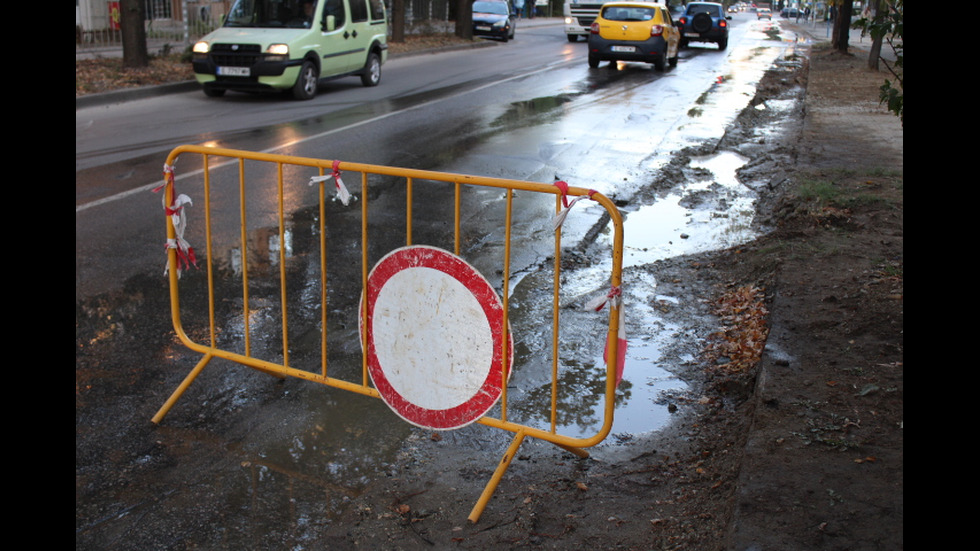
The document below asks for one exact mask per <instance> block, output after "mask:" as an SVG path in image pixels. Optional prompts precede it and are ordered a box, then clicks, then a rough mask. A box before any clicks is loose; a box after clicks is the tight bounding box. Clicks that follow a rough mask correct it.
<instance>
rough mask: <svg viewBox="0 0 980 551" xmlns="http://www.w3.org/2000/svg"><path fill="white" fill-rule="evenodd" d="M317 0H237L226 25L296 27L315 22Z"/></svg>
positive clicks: (229, 13)
mask: <svg viewBox="0 0 980 551" xmlns="http://www.w3.org/2000/svg"><path fill="white" fill-rule="evenodd" d="M315 9H316V0H236V1H235V3H234V5H232V7H231V9H230V10H228V16H227V17H226V18H225V25H224V26H226V27H296V28H309V27H310V26H311V25H312V23H313V12H314V10H315Z"/></svg>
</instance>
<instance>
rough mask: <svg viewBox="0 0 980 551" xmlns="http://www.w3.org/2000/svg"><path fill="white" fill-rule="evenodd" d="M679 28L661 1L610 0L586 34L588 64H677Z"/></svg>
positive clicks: (596, 65)
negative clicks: (658, 2) (627, 0)
mask: <svg viewBox="0 0 980 551" xmlns="http://www.w3.org/2000/svg"><path fill="white" fill-rule="evenodd" d="M679 42H680V31H679V30H678V29H677V27H675V26H674V21H673V20H672V19H671V18H670V12H669V11H667V8H666V7H665V6H663V5H661V4H652V3H648V2H610V3H608V4H603V5H602V8H601V9H600V10H599V15H598V16H597V17H596V19H595V21H594V22H593V23H592V28H591V32H590V34H589V67H593V68H594V67H598V66H599V62H601V61H611V62H613V63H615V62H616V61H640V62H643V63H652V64H653V66H654V67H656V68H657V70H658V71H662V70H663V68H664V64H667V63H669V64H670V66H671V67H674V66H675V65H677V50H678V43H679Z"/></svg>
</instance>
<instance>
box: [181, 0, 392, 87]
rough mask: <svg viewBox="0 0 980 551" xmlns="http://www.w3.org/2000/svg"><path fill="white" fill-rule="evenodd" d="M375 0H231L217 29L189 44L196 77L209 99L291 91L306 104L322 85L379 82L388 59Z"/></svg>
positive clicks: (384, 30) (383, 21)
mask: <svg viewBox="0 0 980 551" xmlns="http://www.w3.org/2000/svg"><path fill="white" fill-rule="evenodd" d="M387 34H388V22H387V18H386V16H385V7H384V4H383V3H382V2H381V0H321V1H320V2H312V1H310V0H236V1H235V2H234V3H233V4H232V6H231V9H230V10H229V11H228V14H227V15H226V16H225V17H224V21H223V23H222V25H221V27H219V28H217V29H216V30H215V31H214V32H211V33H209V34H207V35H205V36H204V37H203V38H201V40H199V41H198V42H197V43H195V44H194V47H193V57H192V66H193V70H194V77H195V78H196V79H197V81H198V82H199V83H200V84H201V86H202V87H203V88H204V93H205V94H206V95H208V96H212V97H215V96H221V95H224V93H225V91H227V90H237V91H241V92H275V91H292V93H293V96H294V97H296V98H297V99H301V100H308V99H311V98H313V97H314V96H315V95H316V93H317V88H318V87H319V84H320V82H321V81H322V80H324V79H327V78H337V77H342V76H348V75H358V76H360V77H361V83H362V84H364V86H376V85H377V84H378V83H379V82H380V80H381V65H382V64H383V63H384V62H385V60H387V57H388V44H387Z"/></svg>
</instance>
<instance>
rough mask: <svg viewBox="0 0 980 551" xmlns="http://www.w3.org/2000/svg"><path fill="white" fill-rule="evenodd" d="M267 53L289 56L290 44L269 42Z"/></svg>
mask: <svg viewBox="0 0 980 551" xmlns="http://www.w3.org/2000/svg"><path fill="white" fill-rule="evenodd" d="M265 53H267V54H272V55H285V56H288V55H289V46H288V45H287V44H269V47H268V48H266V49H265Z"/></svg>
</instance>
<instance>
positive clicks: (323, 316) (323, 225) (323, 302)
mask: <svg viewBox="0 0 980 551" xmlns="http://www.w3.org/2000/svg"><path fill="white" fill-rule="evenodd" d="M318 172H319V176H323V167H320V169H319V171H318ZM318 185H319V189H317V195H318V196H319V206H320V224H319V226H320V228H319V229H320V327H321V328H322V329H321V330H320V374H321V375H322V376H323V377H326V376H327V354H328V349H327V298H328V295H327V222H326V219H327V206H326V202H327V196H326V187H327V186H326V183H325V181H322V180H321V181H320V183H319V184H318Z"/></svg>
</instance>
